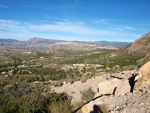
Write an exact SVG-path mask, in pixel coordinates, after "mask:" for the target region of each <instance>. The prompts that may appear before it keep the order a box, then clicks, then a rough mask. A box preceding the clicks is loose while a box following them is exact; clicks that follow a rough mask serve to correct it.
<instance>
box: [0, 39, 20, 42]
mask: <svg viewBox="0 0 150 113" xmlns="http://www.w3.org/2000/svg"><path fill="white" fill-rule="evenodd" d="M14 41H18V40H15V39H0V42H14Z"/></svg>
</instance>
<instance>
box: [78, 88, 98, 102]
mask: <svg viewBox="0 0 150 113" xmlns="http://www.w3.org/2000/svg"><path fill="white" fill-rule="evenodd" d="M81 94H82V100H83V101H84V102H87V101H90V100H91V99H92V98H93V97H94V95H95V92H93V90H92V89H91V88H89V89H88V90H84V91H81Z"/></svg>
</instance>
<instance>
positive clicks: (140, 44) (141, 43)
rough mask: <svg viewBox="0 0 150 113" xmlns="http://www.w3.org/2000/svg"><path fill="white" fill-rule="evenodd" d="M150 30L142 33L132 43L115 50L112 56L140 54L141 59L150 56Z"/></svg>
mask: <svg viewBox="0 0 150 113" xmlns="http://www.w3.org/2000/svg"><path fill="white" fill-rule="evenodd" d="M149 52H150V32H149V33H147V34H145V35H142V36H141V37H140V38H139V39H137V40H135V41H134V42H133V43H132V44H130V45H127V46H125V47H122V48H120V49H118V50H117V51H115V52H114V53H113V54H112V56H115V57H116V56H117V57H121V56H128V55H132V56H138V57H140V58H141V61H143V60H147V59H149V58H150V54H149Z"/></svg>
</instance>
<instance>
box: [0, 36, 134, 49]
mask: <svg viewBox="0 0 150 113" xmlns="http://www.w3.org/2000/svg"><path fill="white" fill-rule="evenodd" d="M60 42H68V41H64V40H52V39H44V38H41V37H33V38H30V39H29V40H27V41H18V40H14V39H0V46H23V47H38V46H49V45H52V44H56V43H60ZM71 42H76V43H86V44H96V45H101V46H106V45H110V46H114V47H123V46H125V45H128V44H131V42H110V41H94V42H91V41H71Z"/></svg>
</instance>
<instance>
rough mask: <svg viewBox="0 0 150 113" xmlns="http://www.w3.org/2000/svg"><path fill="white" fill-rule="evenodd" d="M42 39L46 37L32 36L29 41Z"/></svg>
mask: <svg viewBox="0 0 150 113" xmlns="http://www.w3.org/2000/svg"><path fill="white" fill-rule="evenodd" d="M40 40H44V38H41V37H33V38H30V39H29V40H28V42H30V41H40Z"/></svg>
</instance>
